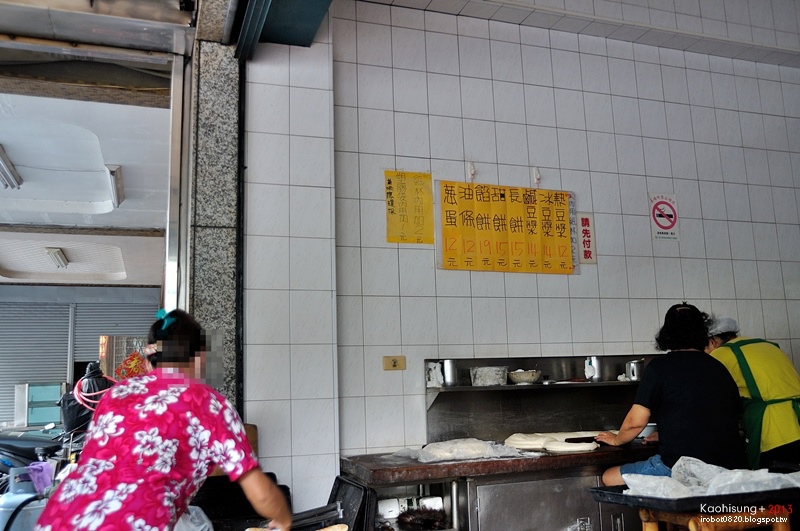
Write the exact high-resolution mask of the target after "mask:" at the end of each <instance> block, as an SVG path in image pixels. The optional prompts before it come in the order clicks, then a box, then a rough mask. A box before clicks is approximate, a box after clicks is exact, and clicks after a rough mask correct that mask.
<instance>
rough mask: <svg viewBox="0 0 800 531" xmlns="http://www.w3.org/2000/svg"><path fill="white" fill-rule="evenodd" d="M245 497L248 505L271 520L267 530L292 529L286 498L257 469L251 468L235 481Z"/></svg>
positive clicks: (286, 530)
mask: <svg viewBox="0 0 800 531" xmlns="http://www.w3.org/2000/svg"><path fill="white" fill-rule="evenodd" d="M237 481H238V483H239V485H240V486H241V487H242V490H243V491H244V495H245V496H247V500H248V501H249V502H250V505H252V506H253V508H254V509H255V510H256V512H258V514H260V515H261V516H263V517H264V518H268V519H271V520H272V521H271V522H270V527H269V529H280V530H281V531H289V529H291V527H292V514H291V512H289V506H288V505H287V504H286V498H284V496H283V492H281V489H279V488H278V486H277V485H276V484H275V483H274V482H273V481H272V480H271V479H270V478H268V477H267V476H266V475H265V474H264V473H263V472H262V471H261V470H259V469H258V468H253V469H251V470H249V471H247V472H245V473H244V474H242V476H241V477H240V478H239V479H238V480H237Z"/></svg>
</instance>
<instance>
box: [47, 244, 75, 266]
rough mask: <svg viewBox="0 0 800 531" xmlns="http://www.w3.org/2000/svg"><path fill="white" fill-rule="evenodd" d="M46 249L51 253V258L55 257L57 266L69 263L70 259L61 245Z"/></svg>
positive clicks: (54, 260)
mask: <svg viewBox="0 0 800 531" xmlns="http://www.w3.org/2000/svg"><path fill="white" fill-rule="evenodd" d="M44 249H45V251H47V254H49V255H50V258H52V259H53V263H54V264H56V267H57V268H59V269H61V268H62V267H64V268H65V267H67V266H68V265H69V260H67V257H66V256H64V251H62V250H61V248H60V247H45V248H44Z"/></svg>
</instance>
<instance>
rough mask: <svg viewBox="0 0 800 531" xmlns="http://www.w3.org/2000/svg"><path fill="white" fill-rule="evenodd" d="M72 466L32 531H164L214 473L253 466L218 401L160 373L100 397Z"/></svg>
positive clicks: (196, 385)
mask: <svg viewBox="0 0 800 531" xmlns="http://www.w3.org/2000/svg"><path fill="white" fill-rule="evenodd" d="M86 440H87V442H86V444H85V446H84V449H83V452H82V453H81V456H80V462H79V466H78V468H77V469H75V470H74V471H73V472H72V473H71V474H70V475H69V476H68V477H67V479H65V480H64V481H63V482H62V483H61V485H60V486H59V487H58V489H57V490H56V492H55V493H53V495H52V496H51V497H50V499H49V500H48V502H47V505H46V506H45V509H44V512H43V513H42V515H41V517H40V518H39V521H38V522H37V524H36V528H35V531H67V530H69V531H73V530H82V529H86V530H90V531H119V530H137V531H165V530H169V529H172V527H173V526H174V525H175V522H177V520H178V518H180V515H181V514H182V513H183V512H184V511H185V510H186V507H187V505H188V504H189V502H190V501H191V500H192V498H193V497H194V495H195V494H196V493H197V490H198V489H199V488H200V486H201V485H202V484H203V481H205V478H206V476H208V475H209V474H210V473H211V472H212V471H213V469H214V465H219V466H220V467H221V468H222V469H223V470H224V471H225V472H226V473H227V474H228V476H229V477H230V478H231V480H232V481H235V480H237V479H238V478H239V477H240V476H242V475H243V474H244V473H245V472H247V471H249V470H251V469H253V468H255V467H257V466H258V461H257V460H256V458H255V456H254V455H253V451H252V449H251V447H250V444H249V443H248V442H247V437H246V436H245V431H244V425H243V424H242V421H241V419H240V418H239V415H238V413H236V410H235V409H234V408H233V406H232V405H231V403H230V402H228V401H227V400H226V399H225V397H223V396H222V395H221V394H219V393H217V392H216V391H214V390H213V389H211V388H210V387H208V386H207V385H205V384H202V383H200V382H196V381H191V380H188V379H186V378H185V377H183V376H182V375H180V374H179V373H175V372H168V370H166V369H159V370H155V371H153V372H151V373H149V374H147V375H145V376H139V377H135V378H130V379H127V380H124V381H122V382H120V383H118V384H117V385H115V386H114V387H112V388H111V389H110V390H109V391H108V392H107V393H105V395H104V396H103V398H102V400H101V401H100V404H99V405H98V407H97V411H95V414H94V417H93V419H92V423H91V425H90V427H89V432H88V433H87V437H86Z"/></svg>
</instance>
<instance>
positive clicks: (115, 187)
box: [106, 164, 125, 208]
mask: <svg viewBox="0 0 800 531" xmlns="http://www.w3.org/2000/svg"><path fill="white" fill-rule="evenodd" d="M106 168H108V178H109V179H110V182H111V203H112V204H113V205H114V208H117V207H119V204H120V203H122V202H123V201H124V200H125V191H124V189H123V188H122V166H120V165H118V164H117V165H114V164H106Z"/></svg>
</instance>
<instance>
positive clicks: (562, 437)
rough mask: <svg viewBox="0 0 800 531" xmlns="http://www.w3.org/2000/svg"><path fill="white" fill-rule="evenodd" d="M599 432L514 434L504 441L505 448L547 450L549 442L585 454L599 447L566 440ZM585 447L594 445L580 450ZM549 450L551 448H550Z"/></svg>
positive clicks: (614, 431)
mask: <svg viewBox="0 0 800 531" xmlns="http://www.w3.org/2000/svg"><path fill="white" fill-rule="evenodd" d="M598 433H600V432H599V431H556V432H552V433H515V434H513V435H511V436H509V437H508V438H507V439H506V440H505V444H506V446H511V447H512V448H517V449H518V450H547V449H548V448H547V444H548V443H551V442H559V443H561V444H562V445H564V444H566V445H569V446H567V447H565V448H571V449H572V451H574V452H586V451H589V450H594V449H595V448H597V447H598V446H599V445H598V444H597V443H568V442H565V441H566V440H567V439H574V438H579V437H596V436H597V434H598ZM611 433H617V430H611ZM585 445H594V448H588V447H587V448H586V449H581V448H580V447H582V446H585ZM551 448H553V447H552V446H551ZM551 451H553V452H565V451H569V450H551Z"/></svg>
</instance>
